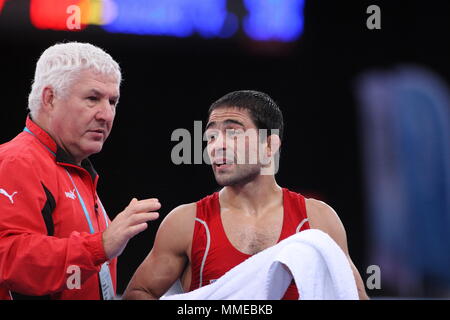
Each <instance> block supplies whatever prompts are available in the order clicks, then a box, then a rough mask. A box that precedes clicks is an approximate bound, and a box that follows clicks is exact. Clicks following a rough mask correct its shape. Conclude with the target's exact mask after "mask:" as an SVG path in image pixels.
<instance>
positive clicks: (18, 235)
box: [0, 157, 107, 296]
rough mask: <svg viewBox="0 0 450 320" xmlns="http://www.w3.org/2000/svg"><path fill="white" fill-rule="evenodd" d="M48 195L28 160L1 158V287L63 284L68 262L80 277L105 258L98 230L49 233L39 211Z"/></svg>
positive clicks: (26, 290) (43, 290) (37, 288)
mask: <svg viewBox="0 0 450 320" xmlns="http://www.w3.org/2000/svg"><path fill="white" fill-rule="evenodd" d="M46 202H47V195H46V192H45V190H44V188H43V184H42V182H41V179H40V177H39V174H38V172H37V170H36V169H35V168H34V166H33V163H32V161H31V160H29V159H27V158H24V157H21V158H19V159H18V158H12V159H11V158H9V159H4V160H2V161H1V162H0V287H4V288H6V289H8V290H11V291H14V292H18V293H21V294H25V295H33V296H40V295H47V294H52V293H55V292H58V291H61V290H64V289H67V288H68V287H67V282H68V279H69V277H70V276H71V275H72V274H73V272H72V271H73V268H74V267H73V266H75V267H78V268H79V270H80V271H81V272H80V276H81V277H80V283H81V287H82V286H83V282H84V281H86V280H87V279H88V278H89V277H91V276H92V275H94V274H96V273H98V272H99V271H100V267H101V264H102V263H103V262H105V261H106V260H107V258H106V255H105V252H104V248H103V243H102V234H101V233H95V234H89V233H79V232H72V233H71V234H70V236H69V237H68V238H56V237H53V236H49V235H48V229H47V227H46V223H45V221H44V217H43V215H42V212H43V207H44V206H45V205H46Z"/></svg>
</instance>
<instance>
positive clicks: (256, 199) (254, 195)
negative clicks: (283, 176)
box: [219, 175, 283, 215]
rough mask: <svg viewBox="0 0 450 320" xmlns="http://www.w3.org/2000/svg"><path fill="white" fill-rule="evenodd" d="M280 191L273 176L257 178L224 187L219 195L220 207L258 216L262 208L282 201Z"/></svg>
mask: <svg viewBox="0 0 450 320" xmlns="http://www.w3.org/2000/svg"><path fill="white" fill-rule="evenodd" d="M282 197H283V195H282V189H281V187H280V186H279V185H278V184H277V183H276V181H275V178H274V176H271V175H270V176H269V175H267V176H264V175H261V176H258V178H256V179H255V180H253V181H250V182H248V183H246V184H243V185H234V186H226V187H224V188H223V189H222V190H221V191H220V193H219V199H220V205H221V207H228V208H234V209H237V210H241V211H245V212H247V213H248V214H254V215H258V213H260V212H263V211H264V208H266V207H267V206H270V205H271V204H273V203H274V202H277V201H280V199H281V200H282Z"/></svg>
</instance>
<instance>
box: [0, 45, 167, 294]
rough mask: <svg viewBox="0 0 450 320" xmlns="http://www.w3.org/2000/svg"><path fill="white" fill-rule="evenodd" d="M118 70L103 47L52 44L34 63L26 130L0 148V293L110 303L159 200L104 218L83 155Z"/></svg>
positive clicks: (96, 143) (89, 149)
mask: <svg viewBox="0 0 450 320" xmlns="http://www.w3.org/2000/svg"><path fill="white" fill-rule="evenodd" d="M120 83H121V71H120V68H119V65H118V64H117V63H116V62H115V61H114V60H113V59H112V57H111V56H110V55H109V54H107V53H106V52H104V51H103V50H102V49H100V48H98V47H96V46H93V45H91V44H87V43H76V42H71V43H63V44H56V45H54V46H52V47H50V48H48V49H47V50H45V51H44V52H43V54H42V55H41V57H40V58H39V61H38V62H37V66H36V72H35V78H34V82H33V85H32V89H31V93H30V95H29V104H28V108H29V110H30V114H29V116H28V117H27V119H26V126H25V128H24V130H23V131H22V132H21V133H20V134H19V135H17V136H16V137H15V138H14V139H12V140H11V141H9V142H7V143H5V144H3V145H1V146H0V213H1V214H0V299H8V300H9V299H32V298H34V299H94V300H95V299H113V298H114V297H115V294H116V269H117V258H116V257H117V256H119V255H120V254H121V253H122V251H123V250H124V248H125V246H126V245H127V242H128V241H129V240H130V239H131V238H132V237H134V236H135V235H136V234H138V233H140V232H142V231H143V230H145V229H146V228H147V223H146V222H147V221H150V220H154V219H156V218H157V217H158V213H157V212H155V210H158V209H159V208H160V204H159V201H158V200H157V199H145V200H141V201H138V200H137V199H135V198H133V199H132V200H131V202H130V204H129V205H128V206H127V207H126V208H125V209H124V210H123V211H122V212H121V213H119V214H118V215H117V216H116V218H115V219H114V220H113V221H112V222H111V221H110V220H109V219H108V215H107V214H106V211H105V208H104V207H103V205H102V203H101V201H100V199H99V197H98V195H97V191H96V187H97V182H98V175H97V173H96V171H95V170H94V168H93V166H92V164H91V162H90V161H89V159H88V157H89V156H90V155H92V154H94V153H97V152H100V151H101V149H102V147H103V143H104V142H105V141H106V139H107V138H108V135H109V133H110V132H111V128H112V125H113V121H114V117H115V113H116V106H117V103H118V101H119V89H120Z"/></svg>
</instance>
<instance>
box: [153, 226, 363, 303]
mask: <svg viewBox="0 0 450 320" xmlns="http://www.w3.org/2000/svg"><path fill="white" fill-rule="evenodd" d="M293 278H294V280H295V283H296V285H297V288H298V291H299V295H300V299H305V300H310V299H330V300H335V299H347V300H350V299H358V291H357V288H356V282H355V279H354V276H353V272H352V270H351V267H350V263H349V261H348V259H347V257H346V255H345V254H344V252H343V251H342V250H341V248H339V246H338V245H337V244H336V243H335V242H334V241H333V240H332V239H331V238H330V237H329V236H328V235H327V234H326V233H324V232H322V231H320V230H317V229H309V230H305V231H302V232H299V233H297V234H295V235H293V236H290V237H289V238H287V239H285V240H283V241H281V242H280V243H278V244H277V245H275V246H273V247H270V248H268V249H266V250H263V251H261V252H259V253H258V254H255V255H253V256H252V257H250V258H249V259H247V260H245V261H244V262H242V263H241V264H239V265H237V266H236V267H234V268H233V269H231V270H229V271H228V272H227V273H226V274H224V275H223V276H222V277H220V278H219V279H217V280H216V281H215V282H213V283H212V284H209V285H207V286H204V287H201V288H199V289H197V290H194V291H191V292H188V293H184V294H175V295H169V296H167V295H165V296H163V297H162V298H161V299H170V300H278V299H281V298H282V297H283V295H284V293H285V291H286V289H287V287H288V286H289V284H290V283H291V281H292V279H293Z"/></svg>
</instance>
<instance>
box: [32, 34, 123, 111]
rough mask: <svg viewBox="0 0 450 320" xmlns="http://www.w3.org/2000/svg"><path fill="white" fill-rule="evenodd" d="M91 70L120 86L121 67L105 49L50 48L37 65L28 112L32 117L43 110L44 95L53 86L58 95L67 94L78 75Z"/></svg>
mask: <svg viewBox="0 0 450 320" xmlns="http://www.w3.org/2000/svg"><path fill="white" fill-rule="evenodd" d="M86 69H90V70H93V71H95V72H98V73H100V74H102V75H106V76H108V77H112V78H114V79H115V80H116V81H117V83H118V85H120V82H121V81H122V75H121V72H120V67H119V65H118V64H117V62H116V61H114V59H113V58H112V57H111V56H110V55H109V54H108V53H106V52H105V51H103V50H102V49H100V48H98V47H96V46H94V45H92V44H89V43H80V42H68V43H59V44H55V45H53V46H51V47H49V48H47V49H46V50H45V51H44V52H43V53H42V55H41V56H40V58H39V60H38V62H37V64H36V72H35V74H34V81H33V84H32V86H31V92H30V95H29V96H28V109H29V110H30V113H31V116H32V117H33V116H34V115H36V114H37V112H38V111H39V109H40V107H41V99H42V91H43V90H44V88H45V87H46V86H51V87H52V88H53V90H54V93H55V95H58V96H60V97H63V96H64V93H67V90H68V89H69V88H70V87H71V85H72V83H73V81H74V80H76V77H77V75H78V73H79V72H81V71H83V70H86Z"/></svg>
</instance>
